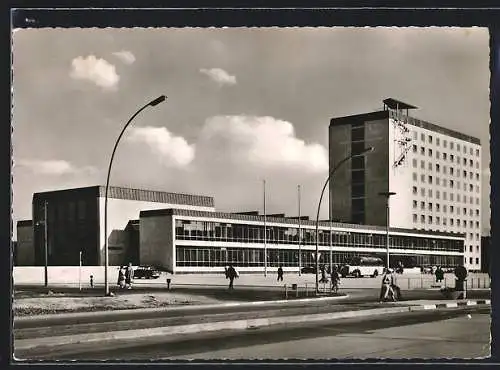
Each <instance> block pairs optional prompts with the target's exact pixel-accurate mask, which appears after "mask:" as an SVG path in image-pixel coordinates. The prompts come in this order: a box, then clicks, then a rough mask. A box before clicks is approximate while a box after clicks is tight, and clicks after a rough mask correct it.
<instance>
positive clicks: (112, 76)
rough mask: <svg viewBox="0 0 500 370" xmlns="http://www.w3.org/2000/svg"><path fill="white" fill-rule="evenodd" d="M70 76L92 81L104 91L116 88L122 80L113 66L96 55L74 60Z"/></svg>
mask: <svg viewBox="0 0 500 370" xmlns="http://www.w3.org/2000/svg"><path fill="white" fill-rule="evenodd" d="M70 76H71V77H72V78H74V79H76V80H88V81H91V82H93V83H95V84H96V85H97V86H99V87H102V88H104V89H114V88H116V85H117V84H118V81H119V80H120V76H118V74H117V73H116V68H115V66H114V65H113V64H111V63H109V62H108V61H106V60H105V59H101V58H96V57H95V56H94V55H89V56H87V57H86V58H83V57H81V56H79V57H76V58H74V59H73V61H72V62H71V72H70Z"/></svg>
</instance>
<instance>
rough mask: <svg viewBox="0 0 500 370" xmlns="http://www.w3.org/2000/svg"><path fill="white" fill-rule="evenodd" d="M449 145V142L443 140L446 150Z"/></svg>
mask: <svg viewBox="0 0 500 370" xmlns="http://www.w3.org/2000/svg"><path fill="white" fill-rule="evenodd" d="M447 145H448V142H447V141H446V140H443V147H444V148H446V147H447ZM450 145H451V143H450Z"/></svg>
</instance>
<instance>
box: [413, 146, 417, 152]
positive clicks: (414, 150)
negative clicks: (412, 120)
mask: <svg viewBox="0 0 500 370" xmlns="http://www.w3.org/2000/svg"><path fill="white" fill-rule="evenodd" d="M416 152H417V146H416V145H415V144H413V153H416Z"/></svg>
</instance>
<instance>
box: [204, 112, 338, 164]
mask: <svg viewBox="0 0 500 370" xmlns="http://www.w3.org/2000/svg"><path fill="white" fill-rule="evenodd" d="M201 140H202V141H205V143H206V144H208V145H210V143H212V145H214V146H216V147H217V149H219V150H222V151H223V152H224V156H225V157H226V158H231V159H235V160H236V161H245V162H247V163H248V162H249V163H251V164H253V165H255V166H257V167H275V168H284V167H285V168H286V167H288V168H300V169H301V170H303V171H307V172H312V173H314V172H323V171H327V170H328V154H327V150H326V149H325V148H324V147H323V146H322V145H320V144H317V143H310V144H306V143H305V142H304V141H303V140H301V139H299V138H297V137H296V136H295V130H294V128H293V125H292V124H291V123H290V122H287V121H283V120H279V119H276V118H273V117H252V116H215V117H211V118H209V119H208V120H207V121H206V123H205V126H204V127H203V129H202V132H201Z"/></svg>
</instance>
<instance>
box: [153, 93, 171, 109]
mask: <svg viewBox="0 0 500 370" xmlns="http://www.w3.org/2000/svg"><path fill="white" fill-rule="evenodd" d="M165 100H167V97H166V96H165V95H160V96H159V97H157V98H156V99H155V100H153V101H151V102H150V103H149V105H150V106H151V107H155V106H157V105H158V104H160V103H163V102H164V101H165Z"/></svg>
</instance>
